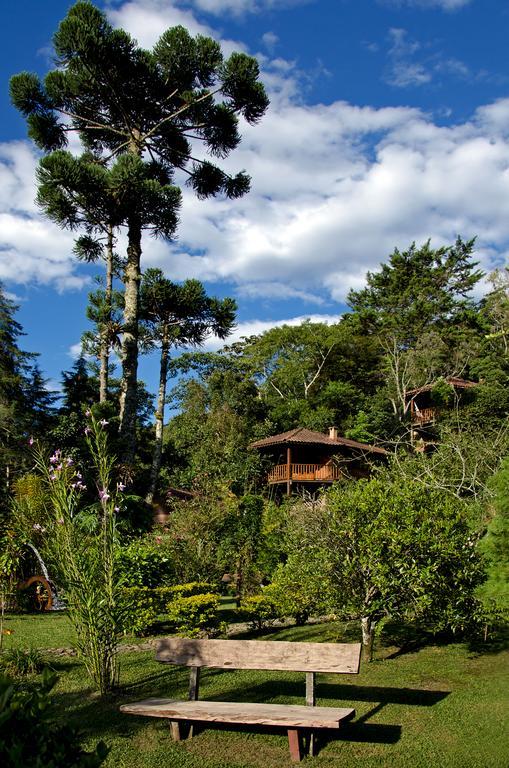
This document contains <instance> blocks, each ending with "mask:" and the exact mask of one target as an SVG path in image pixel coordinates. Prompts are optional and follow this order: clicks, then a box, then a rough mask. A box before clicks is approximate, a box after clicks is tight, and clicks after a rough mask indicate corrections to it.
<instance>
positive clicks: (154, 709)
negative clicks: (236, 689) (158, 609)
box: [120, 698, 355, 728]
mask: <svg viewBox="0 0 509 768" xmlns="http://www.w3.org/2000/svg"><path fill="white" fill-rule="evenodd" d="M120 709H121V711H122V712H126V713H128V714H130V715H144V716H148V717H164V718H168V719H169V720H188V721H191V720H193V721H195V722H210V723H242V724H244V725H270V726H281V727H284V728H338V727H339V724H340V723H341V722H342V721H345V720H350V719H351V718H352V717H354V715H355V709H350V708H338V707H306V706H302V705H300V704H252V703H248V702H231V701H181V700H177V699H158V698H152V699H145V700H144V701H136V702H133V703H132V704H124V705H123V706H121V707H120Z"/></svg>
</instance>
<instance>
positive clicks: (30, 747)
mask: <svg viewBox="0 0 509 768" xmlns="http://www.w3.org/2000/svg"><path fill="white" fill-rule="evenodd" d="M56 680H57V678H56V675H55V674H53V673H51V672H50V671H49V670H48V669H46V670H45V671H44V674H43V679H42V682H38V683H35V684H32V685H31V686H29V687H27V686H26V685H24V687H23V688H22V689H21V688H19V687H18V686H16V684H15V683H14V682H13V681H12V680H11V679H9V678H8V677H0V764H1V765H2V768H63V766H65V768H97V767H98V766H100V765H101V764H102V763H103V761H104V760H105V758H106V756H107V754H108V749H107V747H106V745H105V744H104V742H99V744H98V745H97V746H96V748H95V750H94V751H93V752H85V751H84V750H83V749H82V748H81V746H80V745H79V737H78V733H77V731H76V730H75V729H74V728H72V727H71V726H69V725H65V724H64V725H60V724H58V725H57V724H56V723H52V722H50V721H49V720H48V717H47V711H46V710H47V708H48V694H49V692H50V690H51V689H52V688H53V686H54V685H55V682H56Z"/></svg>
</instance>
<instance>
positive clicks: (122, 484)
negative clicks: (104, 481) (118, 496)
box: [117, 483, 125, 491]
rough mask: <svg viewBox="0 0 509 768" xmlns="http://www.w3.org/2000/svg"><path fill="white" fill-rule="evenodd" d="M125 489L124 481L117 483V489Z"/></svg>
mask: <svg viewBox="0 0 509 768" xmlns="http://www.w3.org/2000/svg"><path fill="white" fill-rule="evenodd" d="M123 490H125V485H124V483H117V491H123Z"/></svg>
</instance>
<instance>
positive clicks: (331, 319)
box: [204, 314, 340, 351]
mask: <svg viewBox="0 0 509 768" xmlns="http://www.w3.org/2000/svg"><path fill="white" fill-rule="evenodd" d="M339 319H340V316H339V315H316V314H315V315H299V317H289V318H286V319H283V320H246V321H245V322H243V323H239V324H238V325H237V326H236V328H235V329H234V331H233V332H232V334H231V335H230V336H228V339H227V341H226V342H225V341H224V340H221V339H218V338H217V337H215V336H212V337H211V338H210V339H208V340H207V342H206V343H205V345H204V349H207V350H210V351H214V350H216V349H220V348H221V347H223V346H224V345H225V343H226V344H233V343H234V342H236V341H240V340H241V339H243V338H245V337H249V336H257V335H259V334H261V333H265V331H269V330H270V329H271V328H280V327H281V326H282V325H301V323H303V322H305V321H306V320H309V321H311V322H312V323H326V324H327V325H332V324H333V323H337V322H339Z"/></svg>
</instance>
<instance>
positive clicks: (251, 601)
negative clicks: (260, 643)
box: [238, 589, 283, 632]
mask: <svg viewBox="0 0 509 768" xmlns="http://www.w3.org/2000/svg"><path fill="white" fill-rule="evenodd" d="M238 613H239V617H240V618H241V620H243V621H248V622H249V624H250V625H251V627H252V629H254V630H257V631H258V632H261V631H262V630H263V629H265V628H266V627H269V626H270V625H271V624H273V623H274V621H275V620H276V619H279V618H283V617H282V616H281V611H280V610H279V609H278V608H277V606H276V604H275V602H274V601H273V600H272V597H271V595H270V594H269V593H268V592H267V589H264V591H263V592H261V593H260V594H259V595H249V596H248V597H245V598H244V599H243V600H242V602H241V604H240V608H239V610H238Z"/></svg>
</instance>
